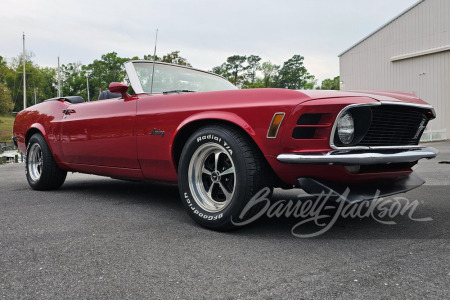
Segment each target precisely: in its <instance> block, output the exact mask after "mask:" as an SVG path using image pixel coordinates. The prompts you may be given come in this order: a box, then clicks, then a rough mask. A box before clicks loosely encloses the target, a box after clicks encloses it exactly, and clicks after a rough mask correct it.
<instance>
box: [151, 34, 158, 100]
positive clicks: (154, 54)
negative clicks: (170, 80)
mask: <svg viewBox="0 0 450 300" xmlns="http://www.w3.org/2000/svg"><path fill="white" fill-rule="evenodd" d="M157 41H158V29H156V37H155V51H154V52H153V70H152V84H151V85H150V94H153V77H154V75H155V60H156V42H157Z"/></svg>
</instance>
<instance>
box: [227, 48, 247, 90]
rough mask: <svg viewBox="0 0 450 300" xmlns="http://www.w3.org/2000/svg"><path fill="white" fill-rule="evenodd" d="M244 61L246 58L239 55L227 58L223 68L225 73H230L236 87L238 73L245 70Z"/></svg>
mask: <svg viewBox="0 0 450 300" xmlns="http://www.w3.org/2000/svg"><path fill="white" fill-rule="evenodd" d="M246 60H247V57H246V56H240V55H233V56H230V57H228V58H227V62H226V65H225V68H226V70H227V72H230V73H231V74H232V76H233V79H234V80H233V83H234V85H238V77H239V73H240V72H243V71H245V70H246V69H247V67H245V66H244V63H245V61H246ZM241 79H243V78H242V77H241Z"/></svg>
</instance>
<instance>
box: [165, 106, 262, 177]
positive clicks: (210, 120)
mask: <svg viewBox="0 0 450 300" xmlns="http://www.w3.org/2000/svg"><path fill="white" fill-rule="evenodd" d="M217 124H223V125H228V126H232V127H233V128H235V129H237V130H238V131H240V132H241V133H242V134H243V135H245V136H246V137H247V138H248V139H249V141H251V142H253V143H254V144H255V145H256V147H257V148H258V150H259V151H260V152H261V154H262V156H263V157H264V159H265V156H264V153H263V151H262V150H261V144H260V142H259V141H258V139H257V137H256V134H255V131H254V130H253V128H252V127H251V126H250V125H249V124H248V123H247V122H246V121H244V120H243V119H242V118H240V117H239V116H237V115H235V114H233V113H224V112H214V113H206V114H205V113H202V114H199V115H195V116H192V117H190V118H188V119H186V120H185V121H184V122H182V123H181V124H180V125H179V126H178V128H177V130H176V132H175V134H174V138H173V140H172V143H171V147H170V148H171V157H172V160H173V165H174V167H175V168H176V170H178V165H179V161H180V157H181V152H182V151H183V147H184V145H185V144H186V142H187V140H188V139H189V137H190V136H191V135H192V134H193V133H194V132H195V131H196V130H198V129H199V128H201V127H204V126H207V125H217Z"/></svg>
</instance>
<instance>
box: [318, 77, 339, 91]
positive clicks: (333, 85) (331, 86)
mask: <svg viewBox="0 0 450 300" xmlns="http://www.w3.org/2000/svg"><path fill="white" fill-rule="evenodd" d="M320 89H321V90H340V89H341V80H340V77H339V76H336V77H334V78H333V79H330V78H327V79H325V80H323V81H322V86H321V87H320Z"/></svg>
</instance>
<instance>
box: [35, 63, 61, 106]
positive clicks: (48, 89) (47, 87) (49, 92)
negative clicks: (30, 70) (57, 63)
mask: <svg viewBox="0 0 450 300" xmlns="http://www.w3.org/2000/svg"><path fill="white" fill-rule="evenodd" d="M39 70H40V72H41V75H42V85H41V86H40V88H39V90H40V97H41V98H40V99H49V98H54V97H56V96H57V94H58V90H57V85H58V80H57V77H56V68H50V67H41V68H39Z"/></svg>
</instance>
